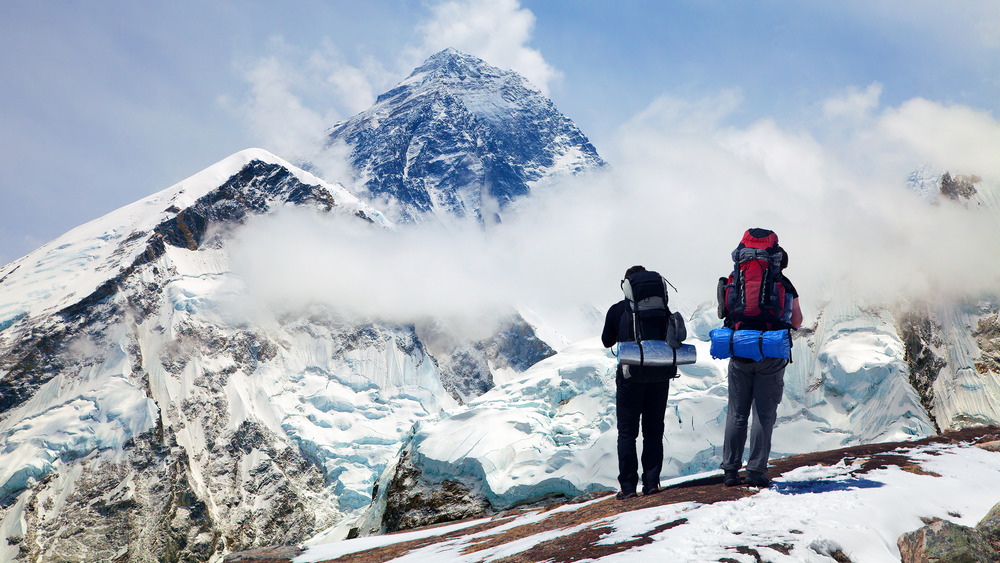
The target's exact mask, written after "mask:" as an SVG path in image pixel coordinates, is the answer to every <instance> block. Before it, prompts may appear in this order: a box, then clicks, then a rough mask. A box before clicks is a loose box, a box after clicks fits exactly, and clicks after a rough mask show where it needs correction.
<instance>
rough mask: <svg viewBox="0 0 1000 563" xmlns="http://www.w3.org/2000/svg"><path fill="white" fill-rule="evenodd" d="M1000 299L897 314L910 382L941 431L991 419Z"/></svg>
mask: <svg viewBox="0 0 1000 563" xmlns="http://www.w3.org/2000/svg"><path fill="white" fill-rule="evenodd" d="M998 309H1000V303H998V301H997V299H996V298H994V297H988V296H987V297H982V298H979V299H970V300H967V301H965V302H958V303H948V304H943V303H939V304H937V305H933V306H932V305H928V304H923V305H919V306H911V307H910V308H909V310H908V311H906V312H904V313H901V314H898V315H897V326H898V328H899V332H900V338H901V339H902V340H903V342H904V343H905V344H906V360H907V363H908V364H909V368H910V384H911V385H912V386H913V388H914V389H915V390H916V391H917V393H918V394H919V395H920V399H921V403H922V404H923V406H924V408H925V409H926V410H927V412H928V414H930V415H931V417H932V419H933V420H934V422H935V425H936V426H937V427H938V428H939V429H940V430H948V429H957V428H964V427H970V426H977V425H984V424H992V423H994V422H995V421H996V420H997V419H998V417H1000V403H998V402H997V401H996V400H995V399H993V392H992V389H994V388H995V385H996V384H995V383H994V381H995V379H996V374H998V373H1000V320H998V319H1000V317H998V313H997V311H998Z"/></svg>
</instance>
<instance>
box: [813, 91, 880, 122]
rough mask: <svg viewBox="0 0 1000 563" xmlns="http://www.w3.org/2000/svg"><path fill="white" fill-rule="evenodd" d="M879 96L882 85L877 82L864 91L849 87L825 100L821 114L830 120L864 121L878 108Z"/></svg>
mask: <svg viewBox="0 0 1000 563" xmlns="http://www.w3.org/2000/svg"><path fill="white" fill-rule="evenodd" d="M881 95H882V85H881V84H879V83H877V82H874V83H872V84H870V85H868V87H867V88H865V89H864V90H861V89H860V88H857V87H855V86H851V87H849V88H848V89H847V90H845V91H844V92H843V93H842V94H841V95H839V96H834V97H832V98H829V99H827V100H825V101H824V102H823V113H824V114H825V115H826V117H828V118H830V119H848V120H852V121H860V120H864V119H867V118H868V117H870V116H871V114H872V112H873V111H874V110H875V109H877V108H878V105H879V98H880V97H881Z"/></svg>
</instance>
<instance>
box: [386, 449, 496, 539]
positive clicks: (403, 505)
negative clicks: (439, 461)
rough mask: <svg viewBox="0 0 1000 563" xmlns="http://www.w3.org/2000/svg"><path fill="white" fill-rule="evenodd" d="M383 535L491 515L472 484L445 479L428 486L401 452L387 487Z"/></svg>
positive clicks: (418, 471)
mask: <svg viewBox="0 0 1000 563" xmlns="http://www.w3.org/2000/svg"><path fill="white" fill-rule="evenodd" d="M388 487H389V489H388V495H387V501H388V502H387V503H386V507H385V514H384V516H383V526H384V530H382V531H384V532H397V531H400V530H409V529H411V528H419V527H422V526H430V525H432V524H440V523H442V522H452V521H454V520H460V519H462V518H469V517H481V516H483V515H487V514H490V513H492V509H491V508H490V504H489V502H488V501H486V499H485V498H483V497H482V494H481V493H480V494H477V493H476V488H477V485H476V484H475V483H464V482H462V481H460V480H458V479H446V480H444V481H442V482H441V483H436V484H428V483H427V482H426V481H425V480H424V479H422V476H421V473H420V470H419V469H418V468H417V467H416V466H414V465H413V463H412V462H411V461H410V455H409V452H407V451H404V452H403V454H402V455H401V457H400V460H399V464H398V465H397V466H396V471H395V473H394V475H393V478H392V480H391V481H390V482H389V485H388Z"/></svg>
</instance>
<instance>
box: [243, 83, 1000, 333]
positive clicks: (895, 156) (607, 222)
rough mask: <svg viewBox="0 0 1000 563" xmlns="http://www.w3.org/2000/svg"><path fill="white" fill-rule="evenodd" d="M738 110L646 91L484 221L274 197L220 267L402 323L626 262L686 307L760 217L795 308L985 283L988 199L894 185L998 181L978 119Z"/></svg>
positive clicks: (996, 241)
mask: <svg viewBox="0 0 1000 563" xmlns="http://www.w3.org/2000/svg"><path fill="white" fill-rule="evenodd" d="M738 107H739V105H738V96H735V95H734V94H733V93H723V94H721V95H720V96H719V97H717V98H715V99H708V100H701V101H683V100H676V99H670V98H666V97H664V98H661V99H659V100H657V101H656V102H654V103H653V104H651V106H650V107H649V108H646V110H644V111H643V112H641V113H640V114H639V115H638V116H637V117H636V118H635V119H633V120H632V121H630V122H629V123H628V124H627V125H626V126H624V127H623V128H622V129H621V131H620V132H619V136H618V138H617V139H616V141H617V144H616V149H617V151H616V156H617V158H616V159H612V162H613V168H612V169H611V170H608V171H604V172H602V173H599V174H595V175H592V176H590V177H585V178H573V179H570V180H567V181H565V182H563V183H559V184H555V185H552V186H548V189H545V190H537V191H536V193H535V194H534V195H533V196H532V197H531V198H530V199H526V200H522V201H521V203H520V205H519V209H518V212H517V213H508V214H507V216H506V218H505V221H504V222H503V223H500V224H498V225H494V226H492V227H491V229H490V230H489V231H488V232H487V233H483V231H482V230H481V229H479V227H478V226H475V225H467V226H465V227H466V228H467V229H465V230H463V227H462V226H451V227H449V228H447V229H445V228H438V227H434V226H428V225H424V226H420V227H415V228H406V229H402V230H400V231H399V232H396V233H390V232H381V231H364V232H361V233H359V232H357V231H355V230H354V229H350V228H345V225H346V223H345V222H343V221H339V222H336V221H335V222H331V221H329V220H327V219H326V218H323V217H320V216H315V215H309V214H303V213H302V212H294V211H288V212H285V213H283V214H280V215H278V216H275V217H269V218H262V219H259V220H257V221H258V222H263V223H267V224H266V225H264V226H262V228H257V229H248V230H247V231H246V232H245V234H244V238H243V239H242V242H241V245H240V247H241V248H242V250H241V251H240V252H237V253H235V256H236V257H235V258H234V260H233V264H234V266H233V267H234V271H238V272H239V273H241V274H242V275H244V277H245V279H246V280H247V284H248V290H249V291H250V292H251V293H253V294H254V295H257V296H258V297H257V298H255V299H254V300H257V299H271V300H273V299H276V298H281V299H287V300H289V302H291V303H302V302H303V301H309V300H314V301H322V302H326V303H329V304H331V305H333V306H335V307H337V308H338V309H339V310H342V311H345V312H353V313H354V314H357V315H366V316H375V317H382V318H387V319H390V320H396V321H399V322H416V321H418V320H419V319H421V318H423V317H426V316H427V315H432V314H433V315H437V316H443V317H448V318H451V319H464V320H465V321H464V322H465V323H466V324H467V329H468V330H472V329H475V328H479V329H484V327H488V326H490V325H489V320H488V319H490V318H495V317H496V314H497V313H498V312H499V311H502V310H504V309H505V307H506V306H507V305H508V304H511V303H515V304H519V305H526V306H529V307H532V308H536V309H543V310H546V311H566V310H570V309H573V308H578V307H579V306H580V305H581V304H591V305H594V306H596V307H599V308H600V307H606V306H607V305H610V303H612V302H613V301H615V300H617V299H620V291H619V288H618V280H619V279H620V278H621V276H622V273H623V272H624V270H625V269H626V268H627V267H629V266H631V265H633V264H644V265H646V266H647V267H649V268H652V269H656V270H658V271H660V273H662V274H664V275H665V276H666V277H667V278H668V279H670V280H671V281H672V282H673V283H674V285H676V286H677V288H678V290H679V291H678V293H676V294H673V295H672V304H673V305H674V306H675V308H680V309H682V310H687V311H690V310H691V309H692V308H693V307H694V306H695V305H697V304H700V303H703V302H705V301H711V300H712V299H714V288H715V283H716V281H717V279H718V277H719V276H722V275H725V274H727V273H728V271H729V269H730V268H731V261H730V258H729V253H730V251H731V250H732V249H733V248H734V247H735V246H736V244H737V243H738V242H739V239H740V237H741V236H742V234H743V231H744V230H745V229H747V228H750V227H765V228H771V229H773V230H775V231H776V232H777V233H778V234H779V236H780V238H781V241H782V244H783V246H784V247H785V248H786V249H787V250H788V251H789V254H790V256H791V265H790V267H789V271H788V274H789V276H790V277H791V278H792V280H793V281H795V283H796V285H797V287H798V288H799V290H800V291H801V293H802V295H803V303H804V306H805V307H804V308H805V309H806V313H807V315H809V314H810V312H811V311H815V310H816V307H818V305H819V303H820V300H821V299H822V298H823V295H824V294H825V293H826V292H828V291H830V290H833V289H837V288H840V287H853V288H855V289H857V290H859V291H861V292H862V294H863V295H866V296H868V297H869V298H870V299H872V300H873V301H878V300H882V301H885V302H891V301H893V300H896V299H900V298H907V297H919V296H923V295H928V294H933V293H962V292H975V291H977V290H983V289H991V288H992V289H993V290H995V288H996V286H997V283H998V281H1000V263H998V262H997V261H995V260H989V259H984V257H992V256H1000V237H998V236H996V234H997V224H998V221H997V216H996V214H995V213H996V212H997V210H996V209H994V210H992V211H993V212H992V213H988V212H983V211H982V210H977V209H972V210H969V209H965V208H962V207H960V206H958V205H952V204H948V203H943V204H941V205H937V206H932V205H929V204H927V203H926V202H924V201H923V200H921V199H920V198H919V197H917V196H916V195H915V194H912V193H910V192H909V191H907V190H906V189H905V187H904V180H905V177H906V173H907V172H909V171H912V170H913V169H915V168H916V167H917V166H919V165H921V164H923V163H924V157H925V156H927V155H935V154H941V155H944V156H942V157H941V163H942V164H945V163H950V164H949V166H950V165H958V164H965V165H968V167H969V168H963V169H961V170H959V169H958V168H955V169H954V170H955V171H956V172H965V173H977V174H980V175H981V176H983V177H984V182H986V181H987V180H988V181H991V182H994V183H993V184H990V185H989V186H987V185H984V189H992V190H995V191H1000V190H998V186H1000V182H998V179H1000V176H995V175H994V176H992V177H991V178H989V177H988V176H987V175H986V174H985V173H984V170H986V169H989V167H991V166H995V164H994V163H993V159H992V155H995V154H1000V142H998V139H1000V138H998V137H994V136H993V135H995V134H996V131H997V129H998V125H997V123H996V121H995V120H992V118H990V117H989V116H988V115H986V114H984V113H981V112H976V111H973V110H970V109H968V108H958V107H944V106H937V105H930V106H928V105H927V103H926V102H923V101H919V100H911V101H910V102H907V103H904V104H901V105H900V106H899V107H893V108H886V109H881V110H879V109H878V108H871V109H870V111H871V113H872V119H870V120H866V121H865V122H864V123H863V124H861V125H857V126H856V127H855V129H853V130H852V134H851V135H849V136H847V137H839V136H834V137H830V138H827V137H826V136H823V135H819V134H817V135H814V134H812V133H810V132H808V131H805V130H801V129H796V130H789V129H787V128H784V127H782V126H781V125H780V124H779V123H778V122H777V121H775V120H773V119H761V120H758V121H756V122H754V123H751V124H749V125H746V126H739V127H737V126H733V125H730V124H729V122H730V121H731V119H730V118H729V117H728V116H727V114H726V111H729V112H733V111H735V110H737V109H738ZM720 108H721V109H720ZM915 124H921V126H920V127H918V126H917V125H915ZM825 126H826V122H825V121H824V120H822V119H820V120H818V122H817V124H815V127H816V128H818V129H822V127H825ZM947 127H956V128H957V131H952V132H949V133H947V134H942V130H941V128H947ZM969 131H972V132H973V133H972V134H974V135H975V138H976V139H978V140H979V141H980V142H982V143H984V146H982V147H979V149H978V150H977V151H976V152H974V153H973V154H972V156H963V157H962V158H964V159H967V160H958V159H957V157H958V156H961V155H958V154H952V153H953V152H954V151H953V149H951V148H950V147H949V144H950V143H951V142H952V140H951V139H952V136H953V135H958V134H960V133H961V132H966V134H968V132H969ZM824 139H825V140H824ZM918 141H919V142H918ZM950 157H956V159H953V160H948V159H949V158H950ZM990 186H992V187H990ZM576 328H577V329H580V328H581V326H580V325H578V326H577V327H576ZM587 334H589V333H587ZM577 336H579V335H577Z"/></svg>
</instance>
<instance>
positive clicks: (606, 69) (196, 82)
mask: <svg viewBox="0 0 1000 563" xmlns="http://www.w3.org/2000/svg"><path fill="white" fill-rule="evenodd" d="M998 30H1000V3H997V2H995V1H994V0H958V1H956V2H949V3H947V4H945V3H941V2H936V1H932V0H884V1H879V2H866V1H860V0H858V1H853V0H850V1H844V2H836V3H829V2H827V3H820V2H800V1H793V0H764V1H762V2H755V3H744V2H725V1H713V0H708V1H693V0H692V1H686V0H677V1H674V2H661V1H653V0H622V1H618V2H600V1H596V0H577V1H573V2H569V1H564V2H563V1H530V0H524V1H520V2H519V1H517V0H502V1H484V0H427V1H420V2H417V1H408V0H400V1H392V2H390V1H379V0H376V1H371V2H364V3H360V2H320V1H299V2H292V3H274V2H254V1H245V2H237V1H220V2H212V3H202V2H193V1H179V2H170V3H156V4H139V3H135V2H126V1H108V2H100V3H92V2H82V1H80V2H78V1H67V2H62V3H60V4H59V5H58V8H55V7H53V5H52V4H46V3H37V2H21V1H12V2H4V3H2V4H0V77H2V78H0V194H2V197H3V205H2V206H0V263H7V262H9V261H11V260H14V259H16V258H17V257H19V256H22V255H24V254H26V253H28V252H30V251H31V250H33V249H35V248H37V247H39V246H40V245H42V244H43V243H45V242H46V241H48V240H51V239H53V238H55V237H57V236H58V235H60V234H62V233H64V232H66V231H68V230H70V229H72V228H73V227H75V226H77V225H80V224H82V223H85V222H87V221H89V220H92V219H95V218H97V217H100V216H102V215H104V214H105V213H108V212H110V211H112V210H114V209H116V208H118V207H121V206H123V205H125V204H128V203H131V202H133V201H136V200H138V199H141V198H143V197H145V196H147V195H149V194H152V193H155V192H157V191H160V190H162V189H165V188H167V187H169V186H171V185H172V184H174V183H176V182H179V181H181V180H183V179H184V178H186V177H188V176H191V175H193V174H195V173H196V172H198V171H199V170H201V169H203V168H205V167H207V166H209V165H211V164H213V163H215V162H217V161H219V160H221V159H223V158H225V157H226V156H228V155H230V154H232V153H235V152H237V151H239V150H242V149H245V148H248V147H261V148H265V149H267V150H270V151H272V152H274V153H276V154H278V155H280V156H282V157H285V158H287V159H289V160H293V161H294V160H295V159H297V158H301V157H303V155H307V154H308V153H309V152H310V150H313V149H314V148H315V146H316V143H318V142H320V140H321V138H322V133H323V131H324V130H325V129H326V128H328V127H330V126H331V125H333V124H334V123H336V122H337V121H339V120H341V119H346V118H348V117H350V116H352V115H354V114H355V113H357V112H359V111H361V110H363V109H365V108H366V107H368V105H369V104H370V103H371V102H372V101H373V100H374V97H375V96H377V95H378V94H379V93H381V92H384V91H386V90H388V89H389V88H390V87H391V86H392V85H393V84H395V83H396V82H398V81H399V80H401V79H402V78H404V77H405V76H406V75H407V74H408V73H409V72H410V71H411V70H412V69H413V68H414V67H415V66H417V65H418V64H419V63H420V62H421V61H423V60H424V59H425V58H426V57H427V56H429V55H430V54H432V53H434V52H436V51H439V50H441V49H443V48H446V47H455V48H457V49H459V50H461V51H464V52H468V53H471V54H474V55H477V56H479V57H481V58H483V59H485V60H486V61H487V62H489V63H491V64H493V65H495V66H499V67H503V68H512V69H514V70H517V71H518V72H520V73H521V74H523V75H524V76H525V77H527V78H528V79H529V80H530V81H531V82H532V83H534V84H535V85H536V86H538V87H539V88H540V89H541V90H542V91H543V92H545V93H546V94H547V95H549V96H550V97H551V98H552V100H553V101H554V102H555V104H556V106H557V107H558V108H559V110H560V111H561V112H562V113H564V114H566V115H567V116H568V117H570V118H571V119H573V120H574V121H575V122H576V123H577V124H578V125H579V126H580V128H581V129H582V130H583V131H584V133H585V134H586V135H588V136H589V138H590V139H591V140H592V141H593V143H594V144H595V146H596V147H597V149H598V151H599V152H600V153H601V154H602V156H604V157H605V158H606V159H607V160H608V161H609V162H611V163H612V165H613V166H614V167H615V169H616V170H617V171H618V172H617V175H616V177H615V178H614V179H613V180H606V181H605V182H603V183H600V182H599V183H597V184H595V185H594V186H593V187H591V188H587V189H581V190H579V191H578V192H576V193H578V194H585V195H588V196H593V197H579V198H576V200H575V201H573V202H571V203H569V204H566V202H565V200H564V201H563V204H561V205H560V206H559V208H560V210H559V212H560V213H561V214H562V216H563V218H564V219H565V220H566V221H567V222H572V223H574V224H575V228H576V229H577V230H576V231H573V232H580V233H589V234H586V236H587V237H594V238H593V239H585V240H581V241H578V242H579V244H580V245H585V244H590V243H593V244H598V239H597V235H598V234H604V235H606V236H608V237H613V236H614V233H615V232H616V229H619V228H620V223H616V222H615V221H614V220H611V219H605V220H600V221H598V222H596V223H595V222H592V221H590V220H589V219H586V220H583V219H581V216H582V215H586V214H588V213H589V214H591V216H595V215H596V216H599V215H601V214H602V210H606V209H607V207H602V206H603V205H604V204H605V203H607V200H608V199H609V198H615V197H618V198H619V199H629V198H631V200H634V199H635V198H646V197H648V198H649V199H650V201H651V202H655V203H656V205H655V206H646V207H648V208H650V209H651V210H650V212H649V214H648V215H647V216H644V217H642V218H641V219H642V221H643V222H644V223H646V224H649V225H653V224H654V223H656V222H657V221H658V220H659V219H658V218H659V217H666V219H664V221H665V222H669V223H670V224H671V225H672V229H671V231H670V234H671V236H672V237H673V238H674V239H675V240H674V241H673V244H674V245H681V244H688V245H689V244H690V241H687V240H683V239H684V238H685V237H686V236H704V233H705V232H706V231H707V230H712V229H713V225H717V224H719V223H720V222H721V223H723V224H728V223H737V222H740V219H741V216H740V213H741V210H743V209H746V208H747V206H750V207H753V208H754V209H755V210H756V211H757V212H758V215H757V216H756V217H758V218H760V219H762V220H772V221H773V223H772V224H775V225H779V226H780V227H781V228H784V229H786V231H785V232H789V233H790V234H794V235H796V236H798V237H799V240H800V241H801V242H800V244H799V245H798V247H796V246H795V244H794V243H793V244H792V245H791V246H790V248H791V249H790V254H792V255H794V256H802V255H803V254H804V253H802V250H803V249H805V248H806V247H807V246H806V243H807V242H815V241H816V240H817V239H830V238H832V237H834V236H835V233H836V231H837V229H838V228H839V225H840V224H841V223H842V222H844V221H846V220H848V219H851V223H850V227H851V230H852V231H853V232H854V233H855V237H854V238H853V239H852V243H855V244H859V245H863V244H865V241H869V240H873V239H875V240H879V241H882V242H884V241H888V242H889V243H892V242H894V241H895V242H896V243H897V244H895V245H893V244H887V245H884V246H883V251H882V252H879V253H874V254H871V255H869V256H867V257H866V260H867V261H869V262H873V263H884V262H886V261H887V260H891V259H892V258H893V257H894V256H898V255H904V256H911V254H912V253H915V252H919V251H920V248H927V246H926V245H934V244H936V241H937V239H939V238H941V237H937V238H935V237H934V236H932V235H930V234H925V235H923V236H922V237H916V238H915V239H914V237H913V228H914V226H915V225H920V224H924V225H927V224H934V223H938V224H940V223H942V222H944V224H946V225H948V229H949V230H950V229H952V228H956V229H960V230H962V231H961V232H958V233H956V234H954V236H952V237H951V238H950V239H949V240H948V241H945V242H946V243H949V244H950V243H951V242H953V240H954V239H959V240H962V241H969V240H978V241H981V240H984V239H990V238H994V239H1000V237H995V234H996V230H997V229H996V224H995V223H990V222H988V221H987V222H983V221H972V222H968V221H963V220H960V219H959V220H954V218H953V217H952V215H954V213H952V211H951V210H950V209H944V210H941V209H939V210H937V211H934V212H933V213H931V212H928V211H927V210H925V209H923V208H920V207H919V206H918V205H916V204H913V203H911V202H903V203H900V204H898V205H897V204H896V203H893V202H895V201H896V199H895V198H897V197H898V196H899V194H898V193H897V192H893V191H892V190H891V189H888V188H887V189H878V190H875V189H872V187H873V186H888V185H899V184H902V181H903V179H905V177H906V174H908V173H909V172H911V171H912V170H914V169H916V168H918V167H920V166H929V167H930V168H931V169H932V170H944V169H948V170H954V171H957V172H961V173H966V174H976V175H978V176H980V177H982V178H984V179H985V180H986V181H987V183H989V182H995V181H996V182H1000V159H998V158H996V155H998V154H1000V122H998V118H1000V31H998ZM327 179H329V180H339V178H327ZM609 183H611V184H613V185H612V186H609V185H608V184H609ZM769 194H770V195H769ZM771 196H773V197H774V198H775V199H780V200H781V201H783V202H785V203H787V205H788V207H787V209H785V210H783V211H782V212H775V211H773V209H776V206H774V205H772V204H771V203H770V202H766V201H763V200H764V199H766V198H767V197H771ZM741 198H745V199H746V201H743V199H741ZM720 201H725V202H731V204H730V205H724V206H721V208H720V205H719V202H720ZM546 205H548V206H547V207H546ZM554 207H556V206H555V204H553V203H552V202H548V204H546V202H545V201H542V202H540V203H539V204H538V209H553V208H554ZM873 209H882V210H883V211H880V212H877V213H876V212H874V211H872V210H873ZM885 209H890V210H891V212H886V211H884V210H885ZM904 214H905V215H907V217H908V220H907V221H906V225H905V227H904V226H900V225H896V222H897V220H898V216H899V215H904ZM604 215H608V213H604ZM614 215H615V217H614V219H618V220H629V219H628V218H623V217H620V216H618V215H619V214H618V213H617V212H616V213H615V214H614ZM867 215H871V217H869V219H872V220H860V219H858V217H861V218H862V219H864V218H865V217H866V216H867ZM533 225H537V223H535V224H533ZM817 225H821V226H822V228H817ZM522 226H523V225H522ZM743 226H744V225H743V224H742V223H741V224H740V225H739V226H738V227H736V226H732V227H727V228H725V229H722V230H723V231H724V232H722V233H721V234H720V235H719V237H720V242H719V244H723V243H722V242H721V240H722V239H723V238H726V237H728V238H727V240H728V239H732V238H733V236H734V233H735V236H738V235H739V234H740V233H741V232H742V228H743ZM539 228H540V227H539ZM649 230H650V232H654V231H655V229H654V227H652V226H651V227H650V229H649ZM528 231H529V232H531V231H530V229H529V230H528ZM737 231H738V232H737ZM533 234H545V233H533ZM548 234H550V235H552V233H548ZM581 237H584V238H585V236H584V235H583V234H581ZM810 237H812V238H810ZM897 239H914V240H911V241H910V242H909V243H907V244H906V247H907V248H906V252H902V253H900V252H897V251H898V250H899V248H900V244H902V243H901V242H900V241H899V240H897ZM725 244H729V243H725ZM933 248H934V250H937V247H933ZM986 249H987V251H990V252H992V251H993V250H996V253H997V254H998V255H1000V248H997V249H993V247H991V246H987V247H986ZM594 250H595V252H597V253H603V252H605V251H607V249H606V248H605V247H604V246H599V247H597V248H594ZM566 251H567V252H573V250H572V249H570V248H567V249H566ZM678 252H679V250H678ZM625 254H626V256H624V257H622V258H621V260H619V261H616V262H614V264H613V268H614V269H616V270H617V269H618V268H619V265H620V264H619V262H620V263H625V262H628V261H629V260H630V259H632V258H631V257H630V256H627V252H626V253H625ZM945 254H947V253H945ZM952 258H953V260H954V261H957V262H962V263H965V262H968V256H965V255H961V254H960V255H957V256H953V257H952ZM536 259H537V260H539V261H541V260H543V257H536ZM634 259H635V260H636V261H640V260H642V259H643V257H642V256H636V257H635V258H634ZM821 259H822V257H819V258H815V261H816V262H818V261H820V260H821ZM616 275H617V274H616ZM998 275H1000V272H997V271H994V270H989V271H987V272H986V273H985V275H983V276H980V277H981V278H982V279H981V281H982V282H983V283H984V284H989V283H993V282H995V281H996V280H997V279H998V277H997V276H998ZM615 279H617V278H615ZM603 281H606V280H602V281H601V282H595V283H603ZM876 281H877V282H878V281H879V280H876ZM522 283H528V282H524V281H522ZM692 283H702V281H701V280H698V281H697V282H695V281H692ZM926 283H934V282H933V280H931V281H930V282H926ZM613 289H616V288H613Z"/></svg>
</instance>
